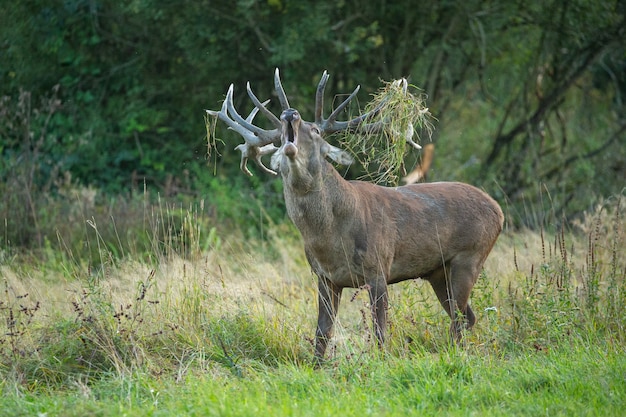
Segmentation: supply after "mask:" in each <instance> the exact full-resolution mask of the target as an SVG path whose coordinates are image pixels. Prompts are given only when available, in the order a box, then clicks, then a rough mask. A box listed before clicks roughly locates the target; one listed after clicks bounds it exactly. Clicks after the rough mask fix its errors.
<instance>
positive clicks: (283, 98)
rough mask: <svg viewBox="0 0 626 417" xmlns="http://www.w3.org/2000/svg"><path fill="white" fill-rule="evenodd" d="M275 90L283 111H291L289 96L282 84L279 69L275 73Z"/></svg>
mask: <svg viewBox="0 0 626 417" xmlns="http://www.w3.org/2000/svg"><path fill="white" fill-rule="evenodd" d="M274 88H275V89H276V94H278V101H280V105H281V106H282V108H283V110H287V109H290V108H291V106H289V100H287V95H286V94H285V90H284V89H283V84H282V83H281V82H280V73H279V71H278V68H276V71H275V72H274Z"/></svg>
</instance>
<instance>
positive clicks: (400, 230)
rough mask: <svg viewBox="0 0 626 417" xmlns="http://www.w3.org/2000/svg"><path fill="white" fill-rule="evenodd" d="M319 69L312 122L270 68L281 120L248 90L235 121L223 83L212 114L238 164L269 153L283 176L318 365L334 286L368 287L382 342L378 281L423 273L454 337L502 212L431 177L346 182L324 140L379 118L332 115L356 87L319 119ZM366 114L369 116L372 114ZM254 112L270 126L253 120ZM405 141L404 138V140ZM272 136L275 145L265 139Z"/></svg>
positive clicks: (382, 296)
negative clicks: (307, 285)
mask: <svg viewBox="0 0 626 417" xmlns="http://www.w3.org/2000/svg"><path fill="white" fill-rule="evenodd" d="M327 81H328V74H327V73H326V72H324V74H323V75H322V78H321V80H320V82H319V85H318V87H317V93H316V97H315V121H314V122H306V121H304V120H302V118H301V116H300V113H299V112H298V111H297V110H295V109H293V108H291V107H290V106H289V102H288V101H287V97H286V95H285V92H284V90H283V87H282V85H281V81H280V77H279V74H278V70H276V73H275V77H274V83H275V88H276V92H277V94H278V99H279V101H280V104H281V106H282V108H283V112H282V114H281V115H280V118H277V117H276V116H275V115H273V114H272V113H271V112H270V111H269V110H268V109H266V107H265V105H266V104H267V102H265V103H261V102H260V101H259V99H258V98H257V97H256V96H255V95H254V93H253V92H252V90H251V89H250V84H249V83H248V86H247V90H248V95H249V96H250V99H251V100H252V102H253V103H254V105H255V109H254V110H253V111H252V113H251V114H250V116H248V117H247V118H246V119H244V118H243V117H242V116H240V115H239V114H238V113H237V111H236V110H235V108H234V105H233V86H232V84H231V86H230V88H229V90H228V93H227V94H226V99H225V101H224V104H223V106H222V108H221V110H220V111H210V110H207V112H208V113H209V114H210V115H212V116H217V117H218V118H219V119H220V120H222V121H223V122H225V123H226V124H227V125H228V126H229V127H230V128H232V129H233V130H235V131H236V132H238V133H239V134H240V135H241V136H243V138H244V141H245V143H243V144H241V145H239V146H238V147H237V149H239V150H240V151H241V152H242V160H241V168H242V170H243V171H244V172H246V173H247V174H250V171H248V168H247V166H246V164H247V161H248V159H249V158H253V159H254V160H255V161H256V162H257V164H258V165H259V166H260V167H261V169H263V171H265V172H271V173H274V174H275V173H276V172H274V171H273V170H270V169H268V168H266V167H265V166H264V165H263V163H262V162H261V157H262V156H263V155H267V154H271V153H273V155H272V158H271V163H272V168H273V169H274V170H276V171H279V172H280V175H281V176H282V179H283V182H284V196H285V202H286V206H287V213H288V214H289V217H290V218H291V220H292V221H293V222H294V223H295V225H296V226H297V228H298V229H299V230H300V233H301V235H302V238H303V240H304V249H305V252H306V257H307V260H308V261H309V264H310V265H311V268H312V270H313V271H314V272H315V274H316V275H317V277H318V282H319V292H318V294H319V305H318V309H319V311H318V322H317V331H316V335H315V340H316V343H315V357H316V361H318V363H319V362H320V361H322V360H323V357H324V352H325V351H326V346H327V344H328V342H329V339H330V338H331V336H332V330H333V324H334V321H335V317H336V314H337V309H338V307H339V302H340V300H341V293H342V290H343V289H344V288H346V287H348V288H358V287H364V288H367V289H368V291H369V298H370V304H371V311H372V317H373V323H374V331H375V334H376V338H377V340H378V342H379V345H380V346H382V344H383V342H384V338H385V328H386V325H387V303H388V301H387V285H389V284H394V283H396V282H400V281H404V280H409V279H416V278H422V279H425V280H427V281H428V282H430V284H431V285H432V287H433V290H434V291H435V294H436V295H437V297H438V298H439V301H440V302H441V305H442V306H443V308H444V309H445V311H446V312H447V313H448V315H449V316H450V318H451V319H452V324H451V326H450V333H451V335H452V337H453V338H454V339H455V340H456V341H457V342H459V341H460V340H461V336H462V331H463V329H466V328H470V327H471V326H472V325H473V324H474V322H475V321H476V318H475V316H474V313H473V312H472V309H471V308H470V306H469V305H468V299H469V295H470V291H471V289H472V287H473V286H474V284H475V282H476V279H477V278H478V275H479V273H480V271H481V268H482V266H483V263H484V262H485V259H486V258H487V255H488V254H489V252H490V251H491V249H492V247H493V245H494V243H495V242H496V239H497V238H498V235H499V234H500V231H501V230H502V225H503V220H504V217H503V215H502V210H501V209H500V206H499V205H498V203H496V202H495V201H494V200H493V199H492V198H491V197H489V196H488V195H487V194H486V193H484V192H483V191H481V190H479V189H478V188H475V187H473V186H471V185H467V184H462V183H458V182H439V183H422V184H412V185H405V186H402V187H393V188H387V187H381V186H378V185H374V184H371V183H368V182H362V181H347V180H345V179H344V178H343V177H342V176H341V175H340V174H339V173H338V172H337V170H336V169H335V168H334V167H333V166H332V165H331V164H330V163H329V162H328V161H327V160H326V157H328V158H330V159H332V160H333V161H335V162H337V163H339V164H349V163H351V161H352V158H351V157H350V155H348V154H347V153H346V152H344V151H343V150H341V149H338V148H336V147H335V146H332V145H331V144H329V143H328V142H326V140H325V139H324V138H325V137H326V136H327V135H329V134H332V133H334V132H338V131H341V130H346V129H349V130H353V131H372V130H376V129H379V128H380V122H378V123H367V121H368V119H371V115H372V113H370V114H364V115H361V116H358V117H356V118H354V119H352V120H349V121H337V117H338V115H339V113H340V112H341V111H342V110H344V109H345V108H346V106H347V105H348V103H349V102H350V101H351V100H352V99H353V98H354V96H355V95H356V94H357V92H358V90H359V87H357V88H356V89H355V90H354V92H353V93H352V94H351V95H350V96H349V97H348V98H347V99H346V100H345V101H344V102H343V103H342V104H341V105H339V106H338V107H337V108H336V109H335V110H334V111H333V112H332V113H331V114H330V116H329V117H328V118H326V119H325V118H324V116H323V109H322V108H323V99H324V90H325V86H326V83H327ZM376 111H377V110H374V111H373V112H376ZM257 112H261V113H263V114H264V115H265V116H266V117H267V118H268V119H269V120H270V122H271V123H272V124H273V126H274V129H272V130H265V129H261V128H259V127H257V126H255V125H253V124H252V119H253V118H254V116H255V114H256V113H257ZM408 139H410V138H408ZM279 141H280V147H275V146H274V144H273V143H278V142H279Z"/></svg>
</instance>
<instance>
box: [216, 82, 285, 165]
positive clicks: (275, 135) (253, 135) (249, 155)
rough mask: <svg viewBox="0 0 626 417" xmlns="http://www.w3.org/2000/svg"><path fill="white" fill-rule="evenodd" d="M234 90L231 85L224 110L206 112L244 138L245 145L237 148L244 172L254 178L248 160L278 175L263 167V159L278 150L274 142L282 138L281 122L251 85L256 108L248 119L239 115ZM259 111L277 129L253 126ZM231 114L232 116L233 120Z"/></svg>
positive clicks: (251, 97)
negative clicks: (234, 99) (253, 90)
mask: <svg viewBox="0 0 626 417" xmlns="http://www.w3.org/2000/svg"><path fill="white" fill-rule="evenodd" d="M233 89H234V87H233V85H232V84H231V85H230V87H229V88H228V92H227V93H226V99H225V100H224V103H223V104H222V108H221V109H220V110H219V111H214V110H207V111H206V112H207V113H208V114H209V115H211V116H213V117H217V118H218V119H220V120H221V121H223V122H224V123H226V124H227V125H228V127H229V128H230V129H232V130H234V131H235V132H237V133H239V134H240V135H241V136H242V137H243V140H244V143H242V144H241V145H238V146H237V147H236V148H235V149H237V150H239V151H241V164H240V167H241V170H242V171H243V172H245V173H246V174H247V175H250V176H252V173H251V172H250V170H249V169H248V159H253V160H254V162H255V163H256V164H257V165H258V166H259V168H261V169H262V170H263V171H264V172H267V173H268V174H272V175H277V174H276V171H273V170H271V169H269V168H267V167H266V166H265V165H263V162H262V161H261V157H263V156H264V155H269V154H271V153H274V152H276V150H278V148H277V147H275V146H274V145H273V142H274V141H276V140H278V139H279V138H280V129H279V127H280V121H279V120H278V118H277V117H276V116H274V115H273V114H272V113H271V112H270V111H269V110H267V108H266V107H265V106H266V105H267V103H269V100H267V101H265V102H263V103H261V101H260V100H259V99H258V98H257V97H256V96H255V95H254V93H253V92H252V89H251V88H250V83H248V85H247V90H248V95H249V96H250V99H251V100H252V102H253V103H254V106H255V107H254V109H252V111H251V112H250V114H249V115H248V117H246V118H245V119H244V118H243V117H241V116H240V115H239V113H237V110H235V105H234V104H233ZM259 111H261V113H263V114H264V115H265V116H266V117H267V118H268V119H269V120H270V122H272V124H273V125H274V126H276V128H275V129H272V130H265V129H261V128H260V127H258V126H255V125H253V124H252V121H253V120H254V117H255V116H256V114H257V113H258V112H259ZM229 114H230V116H232V119H231V117H230V116H229Z"/></svg>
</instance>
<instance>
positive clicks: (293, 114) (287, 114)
mask: <svg viewBox="0 0 626 417" xmlns="http://www.w3.org/2000/svg"><path fill="white" fill-rule="evenodd" d="M280 119H281V120H284V121H286V122H293V121H294V120H298V119H300V113H298V110H296V109H287V110H285V111H283V113H282V114H281V115H280Z"/></svg>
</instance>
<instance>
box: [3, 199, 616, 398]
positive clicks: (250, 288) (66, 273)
mask: <svg viewBox="0 0 626 417" xmlns="http://www.w3.org/2000/svg"><path fill="white" fill-rule="evenodd" d="M622 200H623V198H622V197H617V198H615V199H614V200H611V201H607V202H606V203H605V204H603V205H602V206H599V207H598V208H597V209H596V210H595V211H594V212H590V213H588V214H587V216H586V217H585V218H584V219H582V220H581V221H580V222H578V224H577V225H576V229H575V230H566V229H565V228H564V227H561V228H559V229H556V230H553V231H546V230H541V231H538V232H533V231H528V230H525V231H517V232H511V233H506V234H505V235H503V236H502V237H501V239H500V240H499V241H498V243H497V245H496V247H495V249H494V251H493V253H492V254H491V256H490V258H489V259H488V261H487V264H486V267H485V270H484V271H483V274H482V276H481V278H480V280H479V281H478V284H477V287H476V288H475V290H474V292H473V297H472V303H473V306H474V309H475V310H476V312H477V315H478V324H477V326H476V328H475V329H474V330H473V331H471V332H468V333H467V335H466V350H467V351H468V352H470V353H472V352H475V353H477V354H480V355H488V356H494V357H501V356H507V355H519V354H524V353H525V352H526V353H527V352H544V351H545V352H547V351H550V350H558V349H560V348H561V347H562V346H565V345H567V346H587V345H590V346H598V345H600V346H607V347H610V346H613V347H615V346H622V347H623V346H626V316H624V314H623V311H624V306H626V285H625V278H626V259H624V256H623V253H624V251H623V248H624V230H623V218H624V204H623V201H622ZM202 213H203V212H202V210H195V209H189V210H181V209H180V208H178V207H172V206H169V205H165V204H163V205H159V206H155V207H152V208H151V211H150V215H149V216H148V219H147V220H148V221H146V222H145V223H143V230H142V229H141V228H140V233H141V234H142V235H143V236H145V238H146V239H147V242H148V243H149V247H150V248H151V252H150V255H149V256H146V253H145V247H141V248H139V247H138V246H133V245H132V244H131V245H128V246H126V249H124V252H123V253H114V252H113V250H112V249H111V248H112V247H116V248H120V247H125V245H124V244H123V243H122V244H119V241H123V240H124V239H129V241H132V240H131V239H130V238H128V234H124V233H121V232H120V227H119V224H118V222H117V221H116V219H113V218H112V219H110V224H108V225H105V224H102V223H100V222H96V221H95V220H94V218H93V217H92V218H87V217H86V216H85V217H84V218H83V219H82V222H84V224H85V229H86V230H88V231H89V232H90V233H87V234H86V235H85V236H87V238H88V240H87V241H86V242H85V245H86V246H88V247H90V248H92V250H95V251H96V253H97V256H98V259H99V262H97V263H96V264H97V265H96V264H95V263H93V262H90V261H85V260H84V259H80V258H77V257H76V255H75V254H74V252H73V249H72V247H73V246H72V245H70V244H66V245H65V246H64V247H65V248H66V249H65V251H61V252H55V253H53V254H48V255H47V256H45V257H43V258H41V259H40V260H37V259H35V258H28V262H25V260H24V258H19V257H13V258H4V259H3V260H2V265H1V266H0V274H1V275H2V280H3V298H2V300H1V301H0V316H1V317H0V319H1V320H0V363H1V365H0V372H1V373H2V374H3V380H4V382H3V384H2V388H3V390H7V389H8V390H18V391H22V390H24V391H38V390H50V389H62V388H63V387H65V388H67V387H72V386H73V384H75V383H76V381H77V380H80V381H83V383H85V384H89V383H90V381H97V380H101V379H102V378H104V377H106V376H107V375H108V376H110V375H117V376H118V377H123V376H125V375H126V376H128V375H134V374H136V373H138V372H139V373H144V374H146V375H151V376H152V377H159V378H161V377H164V378H172V379H174V380H183V379H184V378H186V377H187V376H188V375H189V374H196V373H198V372H202V373H207V372H208V373H210V374H212V373H216V374H217V375H221V374H224V373H227V374H231V375H233V376H236V377H242V376H244V375H246V374H248V373H250V372H252V371H253V370H254V369H257V368H258V367H277V366H284V365H287V364H295V365H298V366H304V367H307V366H308V364H310V363H311V359H312V358H311V356H312V339H311V338H312V336H313V334H314V321H315V316H316V288H315V282H316V280H315V279H314V278H313V276H312V274H311V272H310V271H309V268H308V266H307V264H306V260H305V258H304V254H303V251H302V249H301V244H300V242H299V240H298V237H297V233H296V232H295V231H294V229H293V227H292V226H290V225H274V226H273V227H272V228H271V230H269V231H268V234H267V238H266V239H265V240H258V241H250V240H247V241H246V240H244V239H243V238H242V237H241V235H238V234H237V233H234V234H231V235H227V234H225V233H220V232H219V231H217V230H218V229H216V228H206V227H205V226H203V225H206V224H207V221H208V220H207V219H206V218H202ZM105 227H108V228H110V230H114V231H116V233H114V234H112V235H109V237H105V234H104V233H102V232H101V230H102V229H103V228H105ZM107 239H115V243H116V244H114V245H112V244H110V243H111V242H109V241H108V240H107ZM364 293H365V291H362V290H352V291H348V293H347V294H346V295H345V297H344V303H343V304H342V307H341V309H340V314H339V320H338V323H337V331H336V336H335V338H334V339H333V344H332V346H331V348H330V349H329V354H330V358H329V361H328V364H327V366H328V367H329V368H331V369H332V368H334V367H337V369H341V370H342V371H341V372H343V373H346V372H347V373H348V374H349V373H350V372H355V370H358V369H360V367H361V366H362V364H363V363H365V362H366V358H370V359H371V358H377V360H380V362H384V361H386V360H387V359H386V358H383V357H380V358H379V355H381V354H382V353H384V355H385V356H387V355H390V357H396V358H404V357H413V356H415V355H418V356H420V355H430V354H433V353H439V354H441V353H442V352H447V351H449V350H450V349H452V350H454V349H456V348H455V347H453V346H449V344H448V337H447V327H448V319H447V317H446V316H445V314H444V313H443V311H442V310H441V308H440V307H439V305H438V303H437V302H436V299H435V297H434V296H433V295H432V294H431V290H430V288H429V287H428V286H427V285H424V283H423V282H421V281H419V280H417V281H411V282H406V283H402V284H398V285H394V286H392V287H391V296H390V299H391V302H390V336H389V344H388V346H387V347H386V348H385V350H384V352H379V350H378V349H377V348H376V347H375V343H374V338H373V337H372V335H371V325H370V317H369V313H368V305H367V303H368V300H367V297H366V295H365V294H364ZM364 361H365V362H364Z"/></svg>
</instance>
